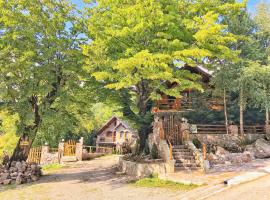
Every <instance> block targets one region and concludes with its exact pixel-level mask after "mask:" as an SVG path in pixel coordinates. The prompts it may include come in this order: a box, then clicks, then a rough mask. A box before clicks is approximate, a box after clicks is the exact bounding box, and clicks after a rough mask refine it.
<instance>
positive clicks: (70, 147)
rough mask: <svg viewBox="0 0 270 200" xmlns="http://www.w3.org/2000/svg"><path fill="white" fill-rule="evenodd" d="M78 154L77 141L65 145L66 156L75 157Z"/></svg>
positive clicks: (69, 141)
mask: <svg viewBox="0 0 270 200" xmlns="http://www.w3.org/2000/svg"><path fill="white" fill-rule="evenodd" d="M75 153H76V141H75V140H68V141H67V142H65V144H64V156H75Z"/></svg>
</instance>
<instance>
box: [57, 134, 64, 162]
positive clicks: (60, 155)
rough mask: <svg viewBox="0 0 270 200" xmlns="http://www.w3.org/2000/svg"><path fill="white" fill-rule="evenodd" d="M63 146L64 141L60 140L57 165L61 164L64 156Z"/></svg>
mask: <svg viewBox="0 0 270 200" xmlns="http://www.w3.org/2000/svg"><path fill="white" fill-rule="evenodd" d="M64 145H65V140H64V139H62V140H61V141H60V142H59V144H58V162H59V163H62V158H63V156H64Z"/></svg>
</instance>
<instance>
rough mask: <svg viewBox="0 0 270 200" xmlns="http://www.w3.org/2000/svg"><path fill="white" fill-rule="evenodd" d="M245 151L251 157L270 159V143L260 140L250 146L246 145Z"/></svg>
mask: <svg viewBox="0 0 270 200" xmlns="http://www.w3.org/2000/svg"><path fill="white" fill-rule="evenodd" d="M245 150H246V151H249V152H250V153H251V157H252V156H254V157H255V158H270V142H269V141H266V140H265V139H262V138H261V139H258V140H257V141H256V142H255V143H253V144H252V145H248V146H247V147H246V149H245Z"/></svg>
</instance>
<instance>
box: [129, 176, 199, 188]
mask: <svg viewBox="0 0 270 200" xmlns="http://www.w3.org/2000/svg"><path fill="white" fill-rule="evenodd" d="M131 184H132V185H134V186H136V187H148V188H164V189H170V190H184V191H187V190H192V189H194V188H197V187H199V185H195V184H184V183H178V182H174V181H170V180H162V179H159V178H158V177H149V178H143V179H140V180H137V181H135V182H132V183H131Z"/></svg>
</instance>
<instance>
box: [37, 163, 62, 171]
mask: <svg viewBox="0 0 270 200" xmlns="http://www.w3.org/2000/svg"><path fill="white" fill-rule="evenodd" d="M63 167H64V165H61V164H49V165H44V166H43V167H42V169H43V171H45V172H52V171H56V170H58V169H61V168H63Z"/></svg>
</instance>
